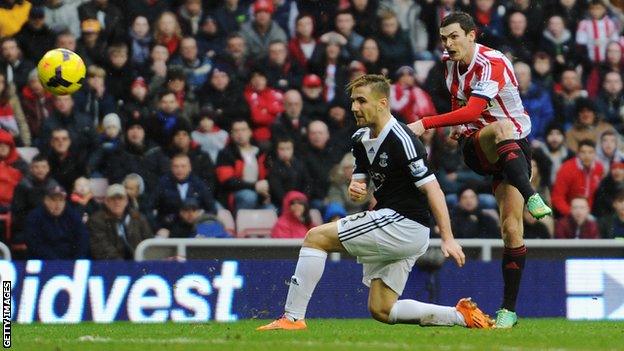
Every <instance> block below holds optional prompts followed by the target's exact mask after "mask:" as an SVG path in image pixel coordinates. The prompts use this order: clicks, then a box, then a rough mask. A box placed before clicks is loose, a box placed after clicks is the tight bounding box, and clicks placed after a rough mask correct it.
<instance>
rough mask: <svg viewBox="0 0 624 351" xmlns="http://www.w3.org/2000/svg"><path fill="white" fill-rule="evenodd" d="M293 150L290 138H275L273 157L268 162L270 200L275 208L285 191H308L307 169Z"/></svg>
mask: <svg viewBox="0 0 624 351" xmlns="http://www.w3.org/2000/svg"><path fill="white" fill-rule="evenodd" d="M294 151H295V146H294V143H293V141H292V139H289V138H287V137H283V138H279V139H277V140H276V142H275V146H274V157H273V158H272V159H271V160H270V161H269V164H268V168H269V169H270V171H269V176H268V181H269V189H270V192H271V201H272V202H273V204H274V205H275V207H276V208H278V207H279V206H280V204H281V203H282V200H283V199H284V196H285V195H286V193H287V192H289V191H291V190H296V191H299V192H303V193H309V192H310V189H309V183H310V179H309V175H308V170H307V169H306V168H305V165H304V163H303V161H302V160H301V159H299V157H297V156H295V154H294Z"/></svg>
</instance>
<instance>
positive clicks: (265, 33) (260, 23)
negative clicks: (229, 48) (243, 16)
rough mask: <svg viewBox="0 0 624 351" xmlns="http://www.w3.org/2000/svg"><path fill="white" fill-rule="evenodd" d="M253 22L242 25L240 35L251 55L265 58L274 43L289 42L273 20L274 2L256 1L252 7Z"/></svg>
mask: <svg viewBox="0 0 624 351" xmlns="http://www.w3.org/2000/svg"><path fill="white" fill-rule="evenodd" d="M252 9H253V20H252V21H250V22H247V23H244V24H242V25H241V29H240V33H241V35H242V36H243V37H244V38H245V42H246V43H247V48H248V49H249V55H250V56H251V57H254V58H256V59H258V58H264V57H265V56H267V54H268V51H269V44H270V43H271V42H273V41H282V42H286V41H288V37H287V36H286V33H285V32H284V30H283V29H282V28H281V27H280V26H279V25H278V24H277V23H276V22H275V21H273V19H272V18H271V15H272V14H273V12H274V11H275V8H274V5H273V1H271V0H256V1H255V2H254V4H253V5H252Z"/></svg>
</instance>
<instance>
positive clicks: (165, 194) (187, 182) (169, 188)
mask: <svg viewBox="0 0 624 351" xmlns="http://www.w3.org/2000/svg"><path fill="white" fill-rule="evenodd" d="M192 171H193V169H192V167H191V160H190V159H189V156H188V155H184V154H178V155H175V156H174V157H173V158H172V159H171V172H169V173H167V174H165V175H164V176H162V177H161V178H160V182H159V184H158V195H157V202H156V206H155V207H156V208H157V209H158V222H159V225H160V228H163V227H165V228H168V227H169V226H170V225H171V223H173V220H174V218H175V216H176V215H177V213H178V211H179V210H180V206H182V202H183V201H184V200H186V199H190V198H193V199H195V200H197V202H198V203H199V206H200V207H201V208H202V209H204V210H205V211H206V212H209V213H216V209H215V202H214V198H213V195H212V190H211V189H210V188H208V187H207V186H206V184H204V182H203V181H202V180H201V179H200V178H199V177H197V176H196V175H194V174H192Z"/></svg>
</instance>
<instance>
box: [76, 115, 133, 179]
mask: <svg viewBox="0 0 624 351" xmlns="http://www.w3.org/2000/svg"><path fill="white" fill-rule="evenodd" d="M102 128H103V129H104V131H103V133H102V134H101V135H100V143H99V147H98V148H97V150H95V151H94V152H93V153H91V154H90V155H89V159H88V161H87V172H88V174H90V176H91V177H92V178H95V177H103V178H106V179H108V183H109V184H113V183H119V182H121V181H122V180H123V178H124V177H125V176H126V174H128V173H130V172H131V171H132V165H131V164H130V157H129V155H128V154H127V153H126V152H125V150H124V146H123V131H122V129H121V119H120V118H119V116H118V115H117V114H116V113H109V114H107V115H106V116H104V120H103V121H102Z"/></svg>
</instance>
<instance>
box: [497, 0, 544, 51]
mask: <svg viewBox="0 0 624 351" xmlns="http://www.w3.org/2000/svg"><path fill="white" fill-rule="evenodd" d="M506 7H507V13H506V15H507V18H508V19H509V18H510V17H512V16H513V15H514V14H515V13H517V12H520V13H522V14H523V15H524V17H525V19H526V22H527V26H526V32H527V37H528V38H527V39H529V40H531V41H533V43H535V41H537V40H539V37H540V35H541V34H542V29H543V28H544V22H545V21H544V17H543V16H544V9H543V8H542V1H536V0H512V1H510V2H509V3H508V4H507V5H506ZM510 21H511V20H510Z"/></svg>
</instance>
